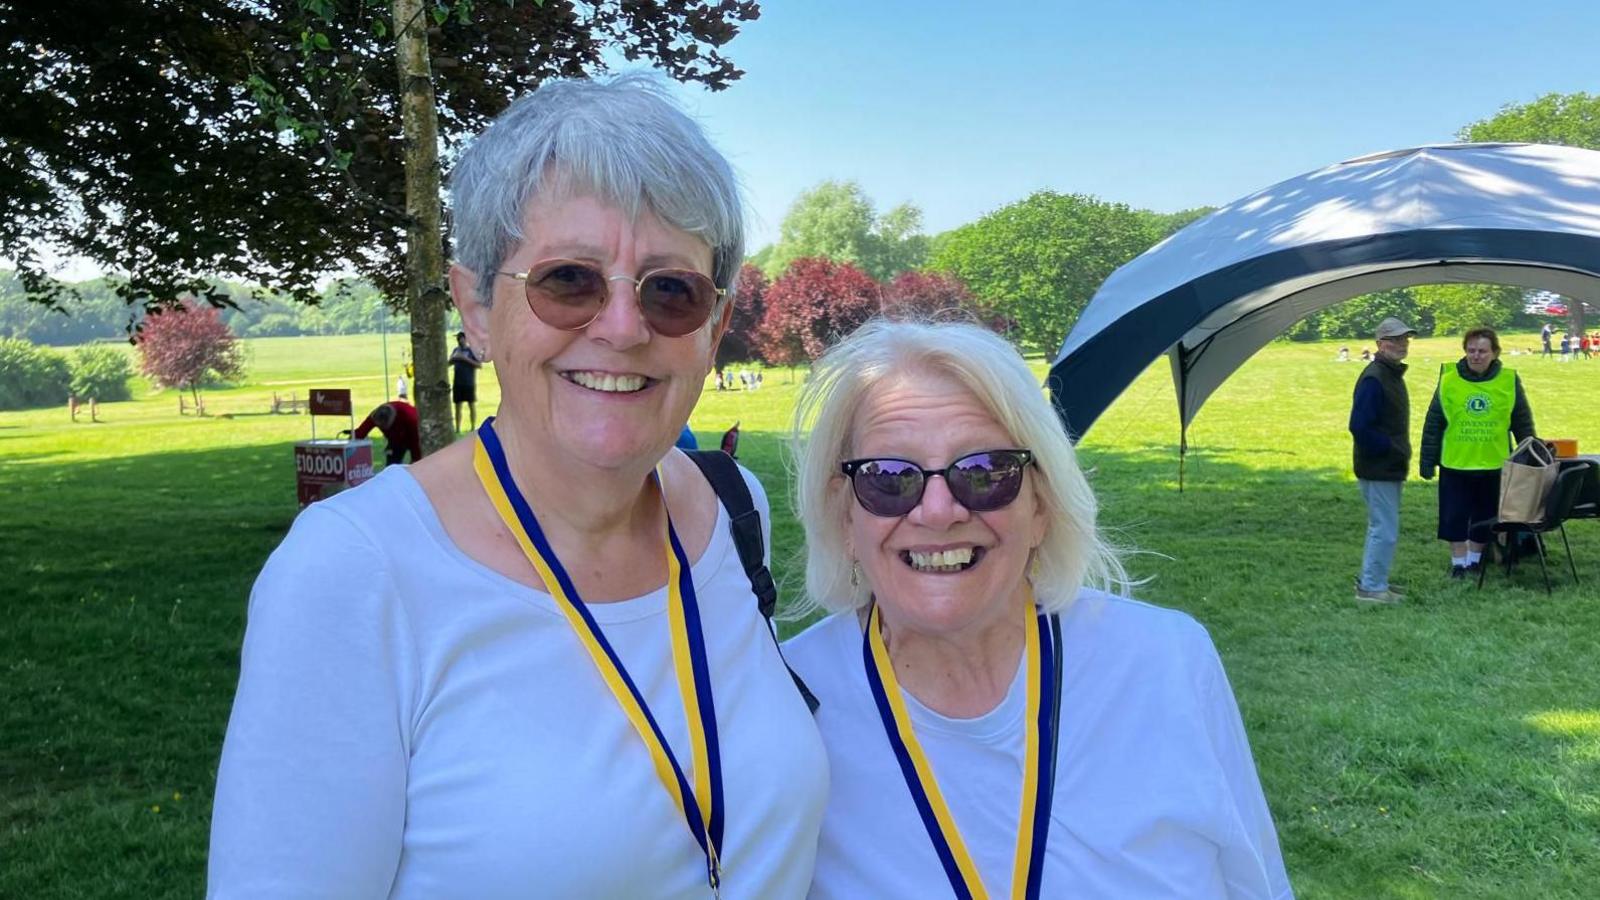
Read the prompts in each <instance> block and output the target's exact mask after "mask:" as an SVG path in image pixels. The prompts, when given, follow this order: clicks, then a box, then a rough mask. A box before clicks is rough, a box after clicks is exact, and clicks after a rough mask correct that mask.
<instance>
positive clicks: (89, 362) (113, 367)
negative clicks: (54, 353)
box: [68, 345, 133, 403]
mask: <svg viewBox="0 0 1600 900" xmlns="http://www.w3.org/2000/svg"><path fill="white" fill-rule="evenodd" d="M68 362H69V367H70V369H71V371H72V384H71V388H72V393H74V394H76V395H77V396H78V399H80V400H89V399H94V400H99V401H100V402H101V403H109V402H111V401H113V400H128V399H131V398H132V396H133V394H132V393H131V392H130V391H129V390H128V379H129V378H131V377H133V366H132V365H131V364H130V363H129V362H128V354H127V353H125V352H123V351H122V350H120V349H118V348H116V347H107V346H104V345H101V346H93V345H91V346H88V347H79V348H78V349H77V350H75V351H73V353H72V358H71V359H70V360H69V361H68Z"/></svg>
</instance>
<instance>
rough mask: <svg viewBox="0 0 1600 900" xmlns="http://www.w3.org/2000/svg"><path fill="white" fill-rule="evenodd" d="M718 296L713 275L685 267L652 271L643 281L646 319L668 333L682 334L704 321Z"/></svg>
mask: <svg viewBox="0 0 1600 900" xmlns="http://www.w3.org/2000/svg"><path fill="white" fill-rule="evenodd" d="M716 299H717V286H716V285H715V284H713V283H712V282H711V279H709V278H707V277H705V276H704V275H702V274H700V273H699V272H693V271H689V270H684V269H662V270H660V271H656V272H651V273H649V274H648V275H646V276H645V278H644V282H643V283H642V284H640V285H639V307H640V309H642V310H643V311H644V318H645V321H646V322H648V323H650V327H651V328H653V329H655V332H656V333H657V334H660V335H664V336H666V337H682V336H684V335H686V334H689V333H691V332H693V331H695V330H696V329H698V328H699V327H700V326H701V325H704V324H705V323H706V319H708V318H710V316H711V307H712V306H713V305H714V304H715V303H716Z"/></svg>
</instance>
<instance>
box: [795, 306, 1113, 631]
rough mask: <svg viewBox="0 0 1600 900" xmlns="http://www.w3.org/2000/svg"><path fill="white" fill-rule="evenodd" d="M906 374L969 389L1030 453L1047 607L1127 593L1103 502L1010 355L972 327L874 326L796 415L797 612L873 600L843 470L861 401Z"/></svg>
mask: <svg viewBox="0 0 1600 900" xmlns="http://www.w3.org/2000/svg"><path fill="white" fill-rule="evenodd" d="M909 373H917V374H931V375H942V376H946V377H949V378H951V379H953V380H955V381H956V382H958V383H960V384H961V385H963V386H965V387H966V389H967V390H969V391H971V392H972V395H973V396H974V397H975V398H977V400H978V402H979V403H980V404H981V405H982V406H983V407H984V409H986V410H988V412H989V414H990V415H991V416H993V417H994V420H995V421H996V422H997V423H999V425H1000V426H1001V427H1002V428H1004V429H1005V430H1006V431H1007V432H1008V433H1009V434H1010V435H1011V437H1012V439H1013V440H1015V442H1016V443H1017V445H1018V446H1020V447H1025V448H1027V449H1029V450H1031V451H1033V455H1034V460H1035V464H1034V467H1033V476H1032V477H1033V485H1034V492H1035V494H1036V495H1037V497H1038V500H1039V503H1040V506H1041V509H1042V510H1043V511H1044V513H1045V516H1046V520H1047V522H1048V523H1049V524H1048V526H1047V527H1046V530H1045V535H1044V540H1043V542H1042V543H1040V545H1039V547H1038V549H1037V550H1036V551H1035V553H1034V570H1033V577H1032V581H1033V587H1034V596H1035V597H1036V598H1037V599H1038V601H1039V605H1040V606H1041V607H1042V608H1043V609H1044V610H1045V611H1047V612H1055V611H1058V610H1061V609H1064V608H1065V607H1066V606H1067V605H1068V604H1070V603H1071V602H1072V600H1073V598H1074V597H1076V596H1077V595H1078V591H1079V590H1080V589H1081V588H1082V587H1084V586H1085V585H1091V586H1094V587H1100V588H1115V589H1120V588H1125V587H1126V586H1127V585H1128V583H1129V582H1128V576H1127V572H1126V570H1125V569H1124V568H1123V566H1122V561H1121V558H1120V557H1121V554H1120V553H1119V551H1117V550H1116V549H1114V548H1112V547H1111V546H1109V545H1108V544H1107V543H1106V542H1105V541H1104V540H1102V538H1101V536H1100V534H1099V532H1098V530H1097V528H1096V524H1095V517H1096V515H1097V513H1098V509H1099V505H1098V503H1097V502H1096V500H1095V496H1094V492H1093V491H1092V490H1091V489H1090V487H1089V482H1088V480H1087V479H1086V478H1085V477H1084V475H1083V470H1082V469H1080V468H1079V467H1078V455H1077V452H1076V451H1075V450H1074V449H1073V447H1072V442H1071V441H1070V440H1068V439H1067V434H1066V430H1065V429H1064V428H1062V426H1061V420H1060V419H1059V418H1058V417H1057V415H1056V413H1055V410H1054V409H1053V408H1052V407H1051V406H1050V403H1049V401H1047V400H1046V399H1045V397H1044V390H1043V388H1042V387H1041V386H1040V384H1039V382H1038V381H1037V380H1036V379H1035V378H1034V375H1033V373H1032V372H1031V371H1029V369H1028V366H1027V363H1025V362H1024V361H1023V359H1022V356H1021V355H1020V354H1019V353H1017V350H1016V348H1014V347H1012V346H1011V345H1010V344H1009V343H1007V342H1006V341H1005V340H1004V339H1002V338H1000V337H999V336H997V335H995V334H993V333H991V332H989V331H987V330H985V329H983V328H980V327H978V326H976V325H971V324H966V323H957V322H913V321H889V320H885V319H876V320H873V321H871V322H868V323H867V324H865V325H863V326H862V327H861V328H860V329H858V330H857V331H856V332H855V333H854V334H852V335H850V336H849V337H848V338H846V339H844V340H843V341H841V342H840V343H839V344H837V345H836V346H834V347H833V348H832V349H830V350H829V351H828V352H827V353H825V354H823V356H822V358H820V359H818V360H817V362H816V365H815V366H814V367H813V369H812V371H811V376H810V378H809V379H808V380H807V382H806V384H805V386H804V387H802V388H801V391H800V399H799V403H798V404H797V406H796V407H795V419H794V442H793V446H794V447H795V448H796V451H795V454H796V457H797V458H796V460H795V462H794V469H795V477H794V484H795V494H796V496H795V498H794V508H795V513H796V515H797V516H798V517H799V519H800V522H801V523H802V524H803V525H804V527H805V532H806V591H805V598H804V600H803V601H802V602H801V603H800V604H799V605H798V607H797V608H796V609H795V610H794V614H795V615H797V616H799V615H805V614H807V613H809V612H811V611H813V610H815V609H817V608H822V609H827V610H832V611H836V612H837V611H844V610H852V609H860V608H861V607H863V606H865V605H866V603H867V600H868V599H869V596H870V594H869V591H870V589H869V588H868V587H867V586H866V585H865V584H854V583H852V582H853V579H852V578H851V572H852V569H853V568H854V565H855V561H854V560H853V559H851V558H850V554H849V551H848V549H847V544H846V531H847V528H848V518H849V512H850V507H849V504H851V503H853V502H855V501H854V498H853V495H852V494H851V492H850V491H849V490H845V489H843V487H844V486H843V484H842V481H843V479H844V475H843V474H842V473H840V471H839V463H840V462H842V461H843V460H844V459H845V456H846V454H847V452H849V450H850V447H851V445H852V441H853V439H854V435H853V434H852V433H851V426H852V424H853V423H854V421H855V418H856V413H857V411H858V410H859V409H860V407H861V404H862V403H863V402H864V401H865V399H866V397H867V396H868V394H870V393H871V392H872V390H873V388H875V387H876V386H878V385H879V384H881V383H883V382H886V381H889V380H891V379H894V378H898V377H904V376H906V375H907V374H909Z"/></svg>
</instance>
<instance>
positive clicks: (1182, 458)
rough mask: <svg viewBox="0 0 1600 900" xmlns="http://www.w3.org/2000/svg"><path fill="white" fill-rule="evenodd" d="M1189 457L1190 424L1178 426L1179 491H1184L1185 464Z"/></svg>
mask: <svg viewBox="0 0 1600 900" xmlns="http://www.w3.org/2000/svg"><path fill="white" fill-rule="evenodd" d="M1188 459H1189V426H1188V425H1179V426H1178V493H1180V494H1181V493H1183V464H1184V463H1185V462H1186V461H1187V460H1188Z"/></svg>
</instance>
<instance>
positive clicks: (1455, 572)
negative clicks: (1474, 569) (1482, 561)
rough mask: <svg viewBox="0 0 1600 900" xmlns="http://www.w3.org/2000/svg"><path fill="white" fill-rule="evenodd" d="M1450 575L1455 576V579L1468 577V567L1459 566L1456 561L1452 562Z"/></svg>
mask: <svg viewBox="0 0 1600 900" xmlns="http://www.w3.org/2000/svg"><path fill="white" fill-rule="evenodd" d="M1450 577H1451V578H1453V579H1459V578H1465V577H1467V567H1466V566H1458V565H1456V564H1455V563H1451V564H1450Z"/></svg>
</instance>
